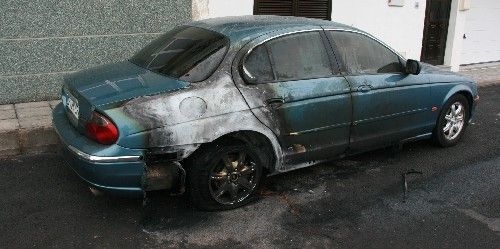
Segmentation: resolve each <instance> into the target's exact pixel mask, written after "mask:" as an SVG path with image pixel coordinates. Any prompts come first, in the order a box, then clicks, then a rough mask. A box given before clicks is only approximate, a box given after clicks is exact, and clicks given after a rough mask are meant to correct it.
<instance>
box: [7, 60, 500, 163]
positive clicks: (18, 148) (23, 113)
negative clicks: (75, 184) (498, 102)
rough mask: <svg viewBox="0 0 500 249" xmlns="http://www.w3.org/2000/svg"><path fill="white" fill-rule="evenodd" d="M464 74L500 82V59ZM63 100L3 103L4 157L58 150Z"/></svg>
mask: <svg viewBox="0 0 500 249" xmlns="http://www.w3.org/2000/svg"><path fill="white" fill-rule="evenodd" d="M460 73H461V74H464V75H468V76H470V77H472V78H474V79H475V80H476V81H477V82H478V85H479V86H480V87H481V86H488V85H493V84H500V62H496V63H487V64H478V65H469V66H463V67H461V68H460ZM59 102H60V101H59V100H54V101H41V102H30V103H19V104H8V105H0V157H2V156H8V155H18V154H33V153H40V152H53V151H56V150H57V148H58V145H59V139H58V137H57V134H56V133H55V132H54V129H53V128H52V109H53V108H54V107H55V106H56V105H57V104H58V103H59Z"/></svg>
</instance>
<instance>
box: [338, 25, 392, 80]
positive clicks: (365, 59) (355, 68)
mask: <svg viewBox="0 0 500 249" xmlns="http://www.w3.org/2000/svg"><path fill="white" fill-rule="evenodd" d="M331 32H332V36H333V40H334V43H335V45H336V47H337V51H338V53H339V56H340V57H342V60H343V62H344V63H345V65H346V67H347V70H348V71H349V72H350V73H352V74H377V73H400V72H402V66H401V62H400V61H399V57H398V56H397V55H396V54H395V53H394V52H392V51H391V50H389V49H388V48H386V47H385V46H383V45H382V44H380V43H379V42H377V41H375V40H373V39H371V38H370V37H368V36H366V35H362V34H358V33H352V32H345V31H331Z"/></svg>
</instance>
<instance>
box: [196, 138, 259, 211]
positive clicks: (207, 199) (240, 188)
mask: <svg viewBox="0 0 500 249" xmlns="http://www.w3.org/2000/svg"><path fill="white" fill-rule="evenodd" d="M268 163H269V158H268V156H267V154H266V153H265V151H263V150H262V149H260V148H258V147H257V146H254V145H251V144H244V143H240V142H235V141H220V142H217V143H215V144H213V143H212V144H207V145H204V146H203V147H201V148H200V149H199V151H196V152H195V154H194V155H193V156H192V157H191V158H190V161H189V164H190V165H189V168H188V170H187V171H188V192H189V196H190V199H191V202H192V203H193V204H194V205H195V206H196V207H197V208H199V209H203V210H208V211H218V210H227V209H233V208H237V207H241V206H243V205H246V204H247V203H249V202H251V201H253V200H255V199H256V197H257V193H258V191H259V188H260V185H261V183H262V180H263V179H262V178H263V169H264V168H265V167H267V165H268Z"/></svg>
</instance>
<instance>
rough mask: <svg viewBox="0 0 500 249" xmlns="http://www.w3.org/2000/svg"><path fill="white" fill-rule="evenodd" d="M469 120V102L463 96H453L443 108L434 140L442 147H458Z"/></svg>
mask: <svg viewBox="0 0 500 249" xmlns="http://www.w3.org/2000/svg"><path fill="white" fill-rule="evenodd" d="M468 120H469V102H468V100H467V98H466V97H465V96H463V95H460V94H458V95H454V96H452V97H451V98H450V99H449V100H448V101H447V102H446V104H445V105H444V106H443V109H442V110H441V113H440V115H439V119H438V122H437V125H436V129H435V131H434V140H435V141H436V143H437V144H438V145H440V146H442V147H450V146H454V145H456V144H457V143H458V142H459V141H460V139H461V138H462V136H463V134H464V132H465V128H466V127H467V121H468Z"/></svg>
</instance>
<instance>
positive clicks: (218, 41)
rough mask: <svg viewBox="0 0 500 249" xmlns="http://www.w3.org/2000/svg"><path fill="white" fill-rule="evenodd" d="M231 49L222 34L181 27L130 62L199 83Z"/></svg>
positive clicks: (158, 40)
mask: <svg viewBox="0 0 500 249" xmlns="http://www.w3.org/2000/svg"><path fill="white" fill-rule="evenodd" d="M228 46H229V40H228V39H227V38H226V37H225V36H223V35H222V34H219V33H216V32H213V31H209V30H206V29H202V28H197V27H190V26H182V27H179V28H175V29H173V30H171V31H170V32H167V33H165V34H163V35H161V36H160V37H159V38H157V39H156V40H154V41H153V42H151V43H150V44H149V45H147V46H146V47H144V48H143V49H141V50H140V51H139V52H138V53H136V54H135V55H134V56H133V57H132V58H131V59H130V61H131V62H132V63H134V64H136V65H138V66H140V67H143V68H146V69H148V70H151V71H153V72H156V73H160V74H164V75H167V76H170V77H173V78H178V79H180V80H185V81H189V82H197V81H202V80H205V79H206V78H208V77H209V76H210V75H211V74H212V73H213V72H214V71H215V70H216V69H217V67H218V66H219V64H220V63H221V61H222V59H223V58H224V55H225V54H226V51H227V47H228Z"/></svg>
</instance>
